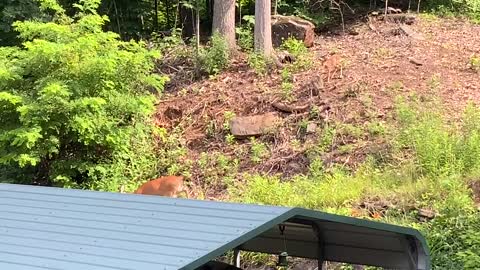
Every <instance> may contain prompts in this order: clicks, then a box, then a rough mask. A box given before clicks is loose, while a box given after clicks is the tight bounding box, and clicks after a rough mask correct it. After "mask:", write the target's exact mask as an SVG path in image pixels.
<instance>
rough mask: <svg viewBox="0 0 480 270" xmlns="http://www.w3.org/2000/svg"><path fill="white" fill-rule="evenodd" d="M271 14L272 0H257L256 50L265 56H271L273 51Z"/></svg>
mask: <svg viewBox="0 0 480 270" xmlns="http://www.w3.org/2000/svg"><path fill="white" fill-rule="evenodd" d="M271 14H272V2H271V0H257V1H255V50H256V51H258V52H260V53H263V54H264V55H265V56H270V55H271V54H272V51H273V46H272V25H271V21H272V18H271Z"/></svg>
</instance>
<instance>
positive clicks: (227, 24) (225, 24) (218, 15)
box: [212, 0, 235, 50]
mask: <svg viewBox="0 0 480 270" xmlns="http://www.w3.org/2000/svg"><path fill="white" fill-rule="evenodd" d="M212 30H213V31H212V32H215V31H218V33H220V35H222V36H223V37H224V38H225V40H226V41H227V43H228V46H229V47H230V49H231V50H235V0H217V1H215V2H214V4H213V25H212Z"/></svg>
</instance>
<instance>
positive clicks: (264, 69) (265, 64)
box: [247, 52, 272, 76]
mask: <svg viewBox="0 0 480 270" xmlns="http://www.w3.org/2000/svg"><path fill="white" fill-rule="evenodd" d="M247 62H248V65H249V66H250V68H252V69H253V70H254V71H255V73H256V74H257V75H259V76H264V75H266V74H267V73H268V71H269V67H270V65H271V64H272V60H271V59H270V58H267V57H265V55H263V54H261V53H257V52H251V53H249V54H248V60H247Z"/></svg>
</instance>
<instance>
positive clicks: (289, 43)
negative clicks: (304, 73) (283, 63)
mask: <svg viewBox="0 0 480 270" xmlns="http://www.w3.org/2000/svg"><path fill="white" fill-rule="evenodd" d="M282 48H283V49H284V50H286V51H288V52H289V53H290V54H291V55H293V56H294V57H295V62H294V63H293V65H292V66H290V67H289V68H290V69H291V70H292V72H294V71H301V70H305V69H307V68H309V67H311V66H312V64H313V61H312V56H311V54H310V52H309V51H308V48H307V47H306V46H305V44H304V43H303V41H301V40H298V39H295V38H293V37H290V38H288V39H286V40H284V41H283V43H282Z"/></svg>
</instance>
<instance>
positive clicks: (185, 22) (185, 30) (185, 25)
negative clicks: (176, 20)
mask: <svg viewBox="0 0 480 270" xmlns="http://www.w3.org/2000/svg"><path fill="white" fill-rule="evenodd" d="M180 26H181V27H182V37H183V38H184V39H185V40H188V39H190V38H192V37H193V35H194V27H193V26H194V16H193V11H192V10H191V9H190V8H187V7H185V6H184V5H182V4H180Z"/></svg>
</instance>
